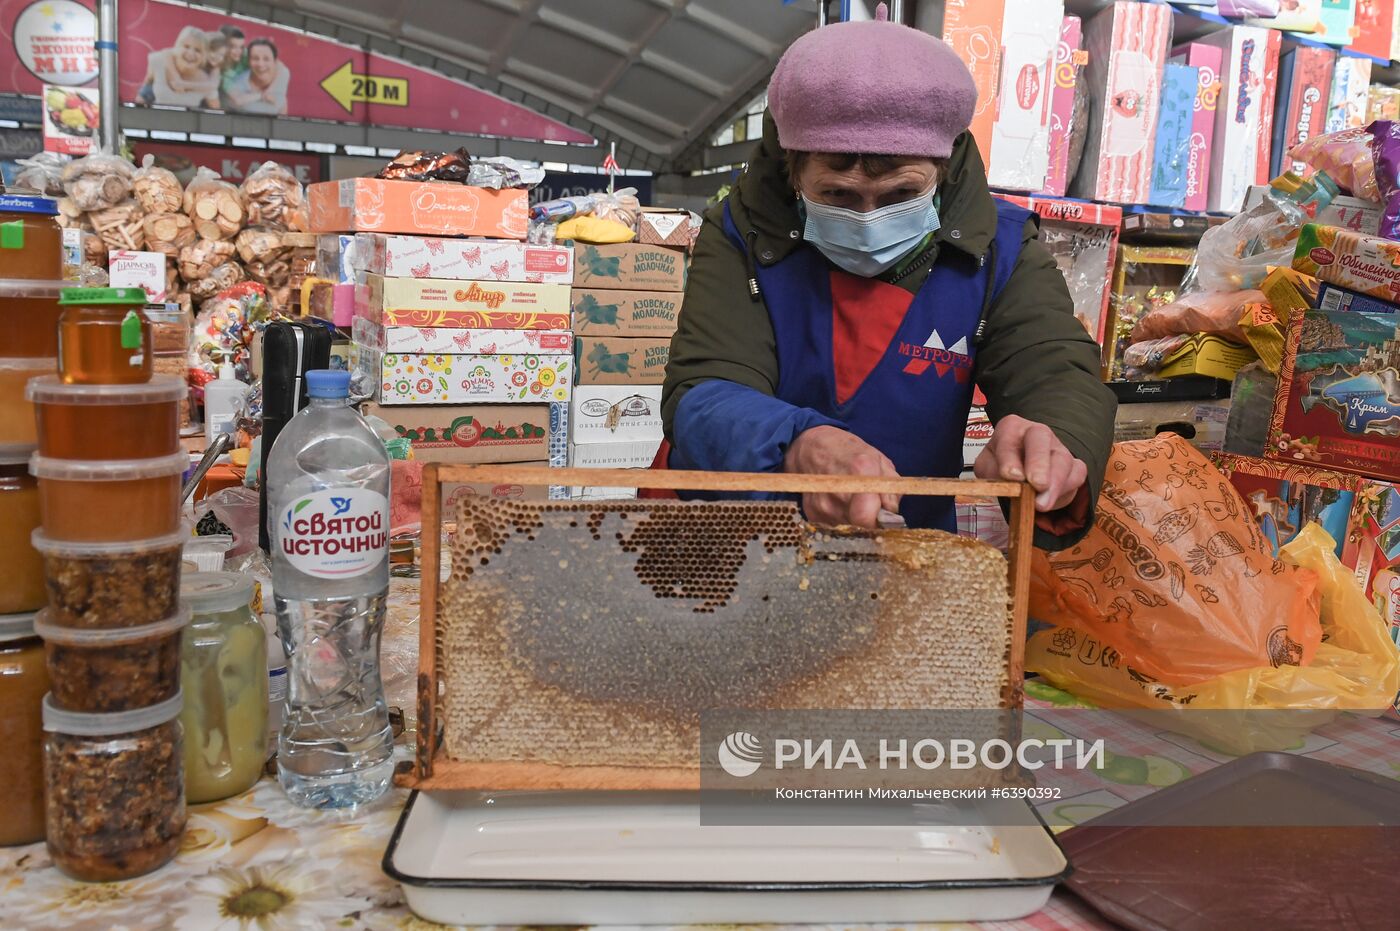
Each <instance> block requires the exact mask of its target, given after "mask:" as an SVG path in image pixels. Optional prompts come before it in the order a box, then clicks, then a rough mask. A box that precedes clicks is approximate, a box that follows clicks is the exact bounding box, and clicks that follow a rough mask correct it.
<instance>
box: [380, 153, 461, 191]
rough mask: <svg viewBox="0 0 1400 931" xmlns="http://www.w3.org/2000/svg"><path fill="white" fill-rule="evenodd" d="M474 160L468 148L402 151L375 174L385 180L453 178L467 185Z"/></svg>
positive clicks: (440, 179) (445, 179)
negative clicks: (439, 150)
mask: <svg viewBox="0 0 1400 931" xmlns="http://www.w3.org/2000/svg"><path fill="white" fill-rule="evenodd" d="M471 163H472V156H471V153H470V152H468V151H467V150H466V148H465V147H464V148H460V149H458V150H457V151H455V152H400V153H399V154H398V155H397V156H396V157H395V158H394V160H393V161H391V162H390V163H389V164H387V165H385V166H384V167H383V168H381V169H380V170H379V174H377V175H375V177H376V178H380V179H383V180H385V181H454V182H456V183H458V184H467V183H469V180H470V178H471Z"/></svg>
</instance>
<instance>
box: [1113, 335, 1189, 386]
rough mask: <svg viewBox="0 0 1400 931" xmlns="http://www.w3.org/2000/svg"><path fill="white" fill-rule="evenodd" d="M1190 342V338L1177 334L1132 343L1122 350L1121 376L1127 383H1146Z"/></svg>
mask: <svg viewBox="0 0 1400 931" xmlns="http://www.w3.org/2000/svg"><path fill="white" fill-rule="evenodd" d="M1190 341H1191V337H1189V336H1187V335H1185V334H1178V335H1175V336H1163V337H1160V338H1157V339H1148V340H1143V341H1142V342H1139V343H1133V344H1132V345H1131V346H1129V347H1128V348H1127V349H1125V350H1123V374H1124V375H1125V377H1126V378H1127V379H1128V381H1146V380H1147V379H1149V378H1151V377H1152V375H1153V374H1155V373H1156V371H1157V370H1158V369H1160V368H1161V367H1162V365H1163V363H1165V362H1166V361H1167V359H1168V358H1169V357H1170V356H1171V355H1173V354H1174V353H1176V351H1177V350H1179V349H1181V347H1183V346H1185V345H1186V344H1187V343H1189V342H1190Z"/></svg>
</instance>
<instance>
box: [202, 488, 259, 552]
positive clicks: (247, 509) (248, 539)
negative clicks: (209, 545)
mask: <svg viewBox="0 0 1400 931" xmlns="http://www.w3.org/2000/svg"><path fill="white" fill-rule="evenodd" d="M194 515H195V532H196V533H197V534H199V535H200V536H205V535H207V534H214V533H227V534H231V535H232V536H233V547H232V548H230V549H229V550H228V552H226V553H225V554H224V559H225V560H230V559H233V558H235V557H238V556H242V555H243V554H245V553H248V552H251V551H252V550H255V549H257V548H258V493H257V492H256V491H253V490H252V489H250V488H223V489H220V490H219V491H216V492H214V493H213V494H212V495H210V496H209V497H207V498H205V499H204V500H203V501H199V502H196V503H195V506H194Z"/></svg>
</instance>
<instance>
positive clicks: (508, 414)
mask: <svg viewBox="0 0 1400 931" xmlns="http://www.w3.org/2000/svg"><path fill="white" fill-rule="evenodd" d="M364 413H365V415H366V416H371V415H372V416H375V417H378V418H380V419H381V420H383V421H385V422H386V423H388V424H389V425H390V426H391V427H393V428H394V430H395V432H397V433H398V435H399V436H401V437H403V438H404V439H406V440H408V442H409V446H410V448H411V449H412V450H413V457H414V458H415V459H417V460H420V461H422V462H453V463H483V462H523V461H526V460H530V461H534V460H544V459H547V458H548V457H549V440H550V435H549V405H548V404H470V405H449V406H445V407H444V406H438V405H426V404H414V405H409V406H401V407H385V406H383V405H380V404H373V403H370V404H366V405H365V408H364Z"/></svg>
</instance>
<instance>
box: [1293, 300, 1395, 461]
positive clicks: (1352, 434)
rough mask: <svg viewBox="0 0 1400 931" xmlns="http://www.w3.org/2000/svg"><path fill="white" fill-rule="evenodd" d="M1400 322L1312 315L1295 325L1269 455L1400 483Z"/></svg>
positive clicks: (1348, 314)
mask: <svg viewBox="0 0 1400 931" xmlns="http://www.w3.org/2000/svg"><path fill="white" fill-rule="evenodd" d="M1397 327H1400V316H1397V315H1395V314H1371V313H1359V312H1357V311H1324V310H1310V311H1308V312H1306V313H1304V314H1300V315H1297V316H1295V317H1294V318H1293V320H1291V321H1290V322H1289V327H1288V342H1287V343H1286V344H1285V345H1284V349H1283V364H1282V365H1281V366H1280V368H1279V384H1278V393H1277V394H1276V395H1275V397H1274V411H1273V415H1272V416H1271V417H1270V419H1269V445H1268V447H1267V448H1266V449H1265V456H1266V457H1267V458H1269V459H1273V460H1275V461H1279V462H1291V463H1296V464H1301V465H1307V466H1313V467H1316V468H1321V469H1336V470H1339V471H1343V472H1355V473H1357V474H1358V475H1365V476H1369V477H1371V478H1377V479H1382V480H1386V481H1397V480H1400V335H1398V334H1397Z"/></svg>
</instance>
